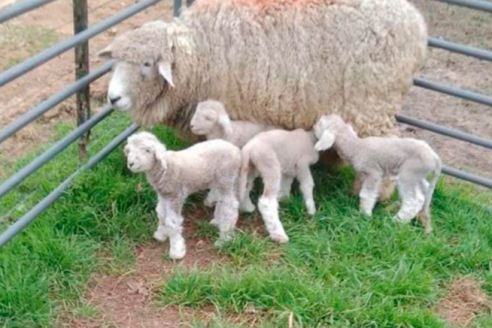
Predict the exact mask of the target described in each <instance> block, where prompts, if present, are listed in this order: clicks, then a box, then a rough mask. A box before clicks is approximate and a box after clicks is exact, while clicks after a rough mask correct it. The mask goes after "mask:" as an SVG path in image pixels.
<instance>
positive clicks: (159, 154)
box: [124, 132, 166, 173]
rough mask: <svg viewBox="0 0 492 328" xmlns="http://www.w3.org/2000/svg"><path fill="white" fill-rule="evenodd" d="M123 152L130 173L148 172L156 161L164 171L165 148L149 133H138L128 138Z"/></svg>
mask: <svg viewBox="0 0 492 328" xmlns="http://www.w3.org/2000/svg"><path fill="white" fill-rule="evenodd" d="M124 152H125V156H126V158H127V165H128V168H129V169H130V171H132V172H135V173H136V172H148V171H149V170H150V169H152V167H154V165H155V164H156V163H157V161H159V164H160V165H161V166H162V168H163V169H164V170H165V169H166V161H165V157H164V155H165V153H166V147H165V146H164V145H163V144H162V143H160V142H159V140H158V139H157V137H156V136H154V135H153V134H151V133H149V132H140V133H137V134H134V135H132V136H131V137H129V138H128V141H127V144H126V146H125V148H124Z"/></svg>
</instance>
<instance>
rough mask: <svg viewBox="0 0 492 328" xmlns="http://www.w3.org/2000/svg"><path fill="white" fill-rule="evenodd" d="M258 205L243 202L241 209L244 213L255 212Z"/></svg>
mask: <svg viewBox="0 0 492 328" xmlns="http://www.w3.org/2000/svg"><path fill="white" fill-rule="evenodd" d="M255 209H256V207H255V206H254V205H253V204H252V203H250V204H241V207H240V208H239V210H240V211H241V212H244V213H253V212H254V211H255Z"/></svg>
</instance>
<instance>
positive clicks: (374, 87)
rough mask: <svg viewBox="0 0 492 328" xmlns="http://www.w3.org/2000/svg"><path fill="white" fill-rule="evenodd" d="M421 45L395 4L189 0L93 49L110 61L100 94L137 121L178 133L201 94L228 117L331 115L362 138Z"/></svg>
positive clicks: (394, 106) (302, 119) (380, 117)
mask: <svg viewBox="0 0 492 328" xmlns="http://www.w3.org/2000/svg"><path fill="white" fill-rule="evenodd" d="M426 44H427V29H426V25H425V22H424V20H423V18H422V16H421V14H420V13H419V12H418V11H417V10H416V9H415V7H414V6H413V5H412V4H410V3H408V2H407V0H197V1H196V2H195V3H194V4H193V5H192V6H191V7H190V8H189V9H187V10H184V11H183V12H182V13H181V15H180V17H179V18H175V19H174V20H173V21H172V22H171V23H164V22H152V23H149V24H146V25H144V26H142V27H140V28H137V29H135V30H132V31H129V32H126V33H125V34H123V35H121V36H119V37H117V38H116V39H115V40H114V41H113V42H112V44H110V45H109V46H108V47H107V48H106V49H104V50H103V51H102V52H100V56H101V57H105V58H112V59H116V60H117V64H116V66H115V69H114V73H113V77H112V80H111V82H110V85H109V90H108V98H109V100H110V101H111V103H113V104H114V106H115V107H116V108H118V109H120V110H128V112H129V114H130V115H131V117H132V118H133V120H134V121H135V122H136V123H138V124H142V125H145V126H152V125H156V124H165V125H169V126H173V127H175V128H177V130H180V131H181V132H188V131H189V121H190V119H191V117H192V115H193V111H194V109H195V106H196V104H197V103H198V102H200V101H204V100H206V99H209V98H211V99H216V100H218V101H221V102H223V103H224V105H225V106H226V108H228V110H229V113H230V116H231V119H233V120H245V121H252V122H260V123H265V124H270V125H278V126H281V127H284V128H287V129H294V128H311V127H312V126H313V125H314V123H315V122H316V120H317V119H318V118H319V117H320V116H321V115H322V114H327V113H337V114H339V115H340V116H342V117H343V118H344V119H345V120H346V121H347V122H349V123H351V124H352V125H353V126H354V127H355V128H356V130H357V131H358V133H359V134H360V135H361V136H366V135H384V134H388V133H392V132H393V129H394V126H395V119H394V114H395V112H396V111H397V110H398V109H399V107H400V104H401V101H402V97H403V96H404V94H405V93H406V92H407V91H408V89H409V87H410V85H411V82H412V76H413V75H414V74H415V73H416V71H417V70H419V69H420V67H421V65H422V63H423V61H424V58H425V54H426Z"/></svg>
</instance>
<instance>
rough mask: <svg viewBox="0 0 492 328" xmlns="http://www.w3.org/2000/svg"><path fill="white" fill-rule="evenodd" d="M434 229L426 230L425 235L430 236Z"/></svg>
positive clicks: (427, 228) (428, 228)
mask: <svg viewBox="0 0 492 328" xmlns="http://www.w3.org/2000/svg"><path fill="white" fill-rule="evenodd" d="M432 231H433V229H432V228H431V227H426V228H424V235H430V234H431V233H432Z"/></svg>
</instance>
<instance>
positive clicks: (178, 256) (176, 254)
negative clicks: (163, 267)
mask: <svg viewBox="0 0 492 328" xmlns="http://www.w3.org/2000/svg"><path fill="white" fill-rule="evenodd" d="M185 255H186V249H182V250H171V251H169V257H170V258H171V260H182V259H183V258H184V257H185Z"/></svg>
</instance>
